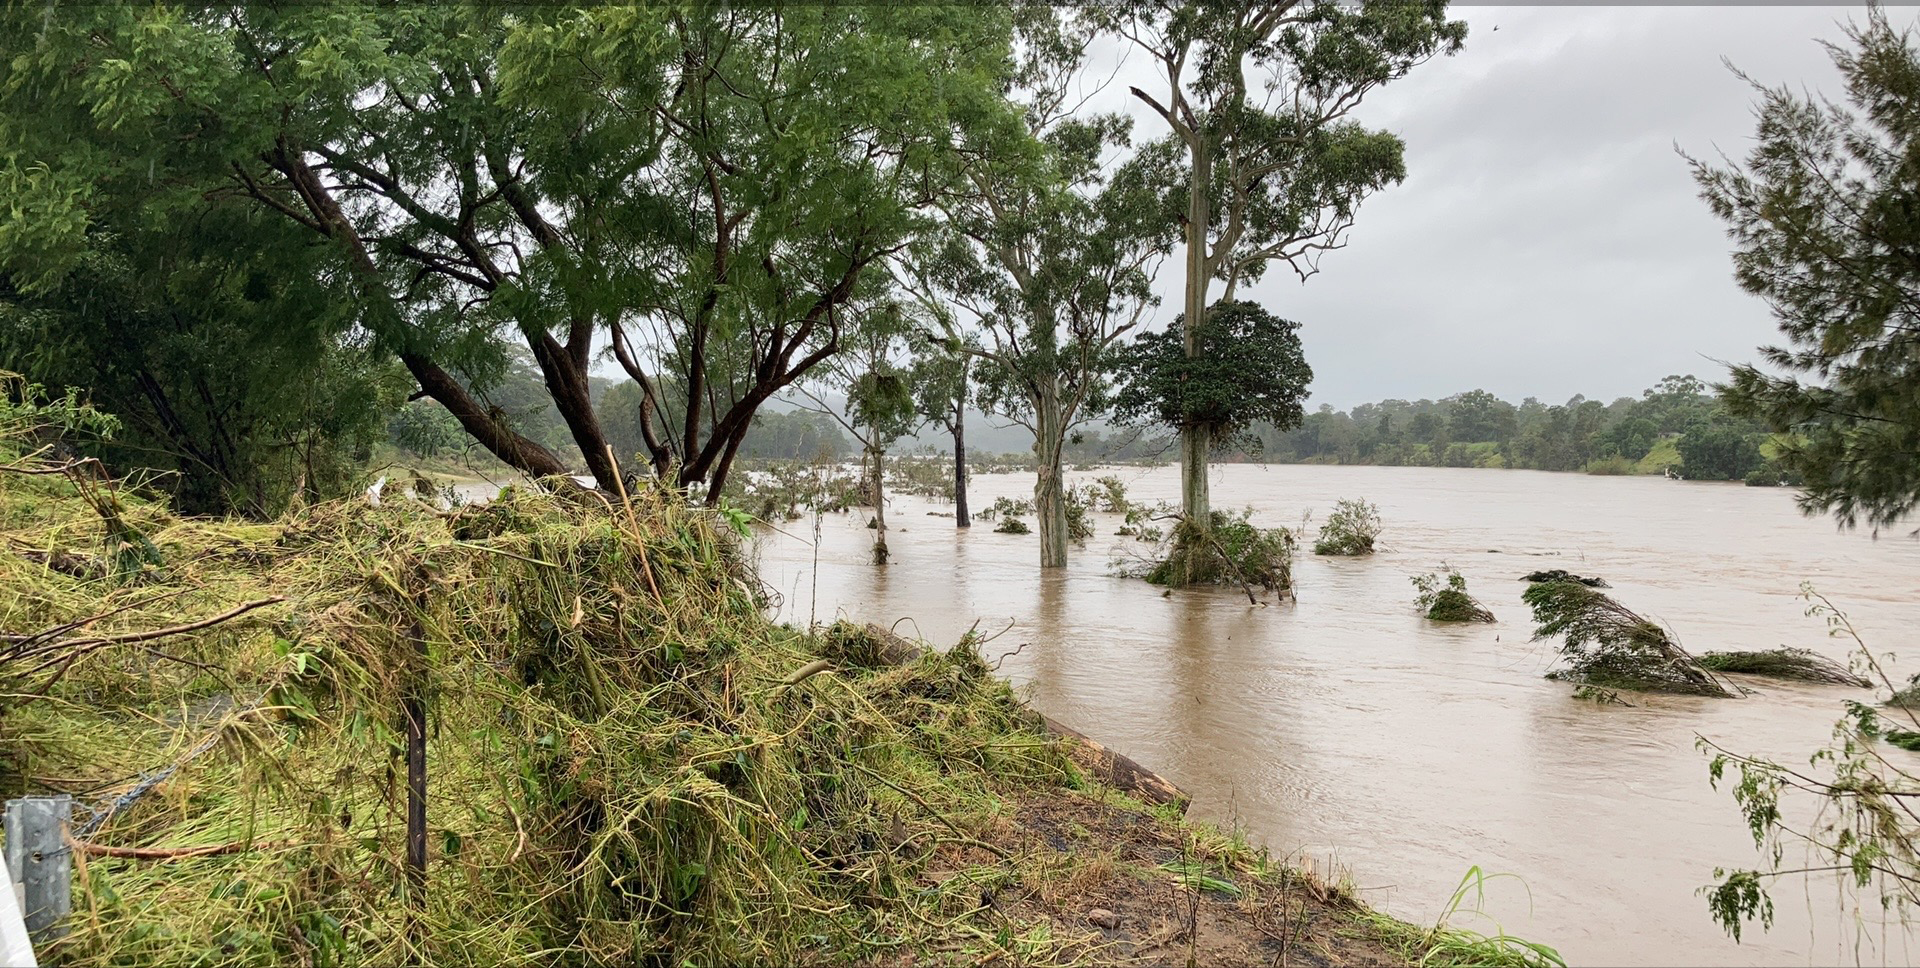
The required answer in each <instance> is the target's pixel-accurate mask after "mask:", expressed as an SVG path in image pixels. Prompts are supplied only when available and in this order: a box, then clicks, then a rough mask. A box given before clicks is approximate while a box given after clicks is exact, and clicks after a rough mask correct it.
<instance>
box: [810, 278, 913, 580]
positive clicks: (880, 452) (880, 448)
mask: <svg viewBox="0 0 1920 968" xmlns="http://www.w3.org/2000/svg"><path fill="white" fill-rule="evenodd" d="M876 278H877V277H876ZM845 308H846V311H847V314H848V316H849V319H848V320H847V321H846V322H845V323H844V324H843V330H842V334H841V341H842V343H843V345H842V347H841V349H840V352H838V353H836V354H834V356H833V357H832V358H830V359H828V360H827V361H826V362H825V363H824V364H823V365H821V366H820V368H819V369H818V370H817V371H816V377H815V379H813V380H810V381H808V384H804V385H802V386H801V387H800V388H799V389H800V393H801V395H802V396H803V397H805V398H806V399H807V400H808V401H809V402H810V409H813V410H815V411H817V412H819V413H824V414H827V415H828V416H831V417H832V418H833V419H834V420H835V421H836V422H838V423H839V424H840V425H841V426H842V427H844V428H846V430H847V432H848V433H849V434H852V435H853V439H854V441H855V442H856V443H858V444H859V446H860V462H861V469H862V471H863V473H864V474H865V475H866V479H867V482H866V487H865V490H866V492H867V498H868V500H869V501H871V502H872V505H873V519H872V520H871V521H869V522H868V527H870V528H872V529H873V549H872V551H873V563H874V564H876V565H884V564H886V563H887V558H888V557H889V552H888V550H887V489H886V484H887V448H889V447H891V446H893V442H894V441H896V440H899V439H900V438H901V437H905V436H906V435H908V434H911V433H913V432H914V430H915V428H917V427H919V426H920V424H921V422H922V421H921V417H920V415H919V413H918V411H917V410H916V408H915V406H914V397H913V387H912V384H911V382H910V380H911V378H910V375H909V373H908V364H907V362H906V359H905V357H906V353H907V347H908V338H909V337H910V336H911V334H912V333H913V326H912V324H911V323H910V322H909V321H908V319H907V316H906V314H905V312H904V311H903V309H902V307H901V305H900V303H899V302H897V301H895V300H894V299H892V298H891V297H890V296H887V295H881V294H876V295H871V296H867V295H863V296H862V298H859V299H856V300H855V301H854V302H853V303H851V304H849V305H848V306H847V307H845ZM831 392H838V393H841V394H844V395H845V398H846V406H845V407H843V408H836V407H834V406H833V405H832V403H831V401H830V400H828V399H827V394H828V393H831Z"/></svg>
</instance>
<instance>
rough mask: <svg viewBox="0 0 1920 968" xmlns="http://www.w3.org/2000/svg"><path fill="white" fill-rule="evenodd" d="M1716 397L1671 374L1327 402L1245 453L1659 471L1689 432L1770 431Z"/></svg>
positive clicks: (1259, 427)
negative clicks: (1617, 393) (1515, 396)
mask: <svg viewBox="0 0 1920 968" xmlns="http://www.w3.org/2000/svg"><path fill="white" fill-rule="evenodd" d="M1706 391H1707V387H1706V385H1705V384H1703V383H1701V382H1700V381H1699V380H1698V379H1696V378H1694V377H1692V376H1669V377H1666V378H1664V379H1662V380H1661V381H1660V382H1659V383H1658V384H1656V385H1655V386H1653V387H1650V388H1648V389H1647V390H1646V391H1645V392H1644V393H1643V394H1642V395H1641V397H1640V398H1639V399H1634V398H1631V397H1622V398H1620V399H1618V400H1615V401H1613V402H1612V403H1602V402H1601V401H1598V400H1588V399H1587V398H1586V397H1584V396H1575V397H1573V398H1572V399H1570V400H1568V401H1567V402H1566V403H1564V404H1559V405H1551V406H1550V405H1547V404H1544V403H1542V402H1540V401H1538V400H1535V399H1533V398H1531V397H1529V398H1527V399H1526V400H1524V401H1522V402H1521V403H1519V404H1517V405H1516V404H1512V403H1507V402H1505V401H1502V400H1499V399H1498V398H1496V397H1494V396H1493V395H1492V394H1490V393H1487V392H1485V391H1483V390H1470V391H1467V392H1466V393H1461V394H1456V395H1455V396H1452V397H1447V398H1445V399H1442V400H1414V401H1407V400H1383V401H1380V402H1379V403H1366V404H1361V405H1359V406H1356V407H1354V408H1352V409H1351V410H1348V411H1336V410H1334V409H1333V408H1331V407H1325V406H1323V407H1321V408H1320V409H1319V410H1318V411H1317V412H1315V413H1310V414H1307V415H1306V416H1305V417H1303V418H1302V419H1301V421H1300V423H1299V425H1298V426H1297V427H1295V428H1294V429H1291V430H1284V431H1283V430H1281V429H1279V428H1276V427H1274V426H1272V425H1269V424H1265V423H1256V424H1254V425H1253V426H1252V427H1250V428H1249V429H1248V430H1247V432H1246V433H1245V434H1243V435H1242V436H1243V438H1244V442H1242V443H1240V444H1238V449H1239V450H1240V451H1241V452H1242V453H1244V454H1246V455H1250V456H1251V455H1257V456H1258V458H1259V459H1260V460H1263V461H1272V462H1280V463H1334V464H1385V465H1407V466H1427V467H1513V468H1526V469H1531V470H1550V471H1586V472H1588V473H1601V474H1613V473H1634V474H1659V473H1662V472H1664V471H1668V470H1676V471H1677V470H1679V468H1680V464H1681V456H1680V451H1679V449H1678V447H1677V446H1676V445H1677V443H1678V442H1679V441H1680V440H1682V439H1684V437H1683V436H1682V435H1683V434H1687V433H1689V432H1692V431H1695V430H1698V429H1700V428H1703V427H1707V426H1717V427H1720V428H1724V429H1726V430H1730V431H1735V432H1738V433H1740V434H1743V435H1747V436H1749V437H1751V438H1752V439H1753V440H1754V441H1758V440H1760V439H1761V437H1762V435H1763V434H1764V432H1765V429H1766V428H1765V427H1764V426H1762V425H1761V424H1760V423H1759V422H1757V421H1753V420H1749V419H1746V418H1742V417H1738V416H1734V415H1732V414H1730V413H1728V412H1727V411H1726V409H1725V406H1724V404H1723V402H1722V401H1721V400H1719V399H1718V398H1716V397H1714V396H1712V395H1709V394H1708V393H1707V392H1706ZM1229 453H1231V449H1230V450H1229ZM1762 453H1763V454H1764V453H1765V451H1764V449H1763V451H1762ZM1738 459H1739V460H1746V459H1748V458H1746V457H1740V458H1738ZM1703 460H1704V458H1697V459H1696V463H1701V462H1702V461H1703ZM1688 476H1696V475H1691V474H1690V475H1688Z"/></svg>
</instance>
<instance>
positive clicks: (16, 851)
mask: <svg viewBox="0 0 1920 968" xmlns="http://www.w3.org/2000/svg"><path fill="white" fill-rule="evenodd" d="M72 818H73V798H72V797H70V796H68V795H66V794H64V793H62V794H60V795H58V796H51V797H21V798H20V799H18V800H8V801H7V816H6V831H7V872H8V876H9V877H13V878H16V879H17V880H18V881H19V883H20V884H21V885H22V891H21V895H20V897H21V902H22V903H21V907H22V908H23V909H24V913H25V915H26V923H27V932H28V933H29V934H31V935H32V936H33V938H34V940H35V941H45V940H47V939H48V938H50V937H54V936H56V935H54V934H51V933H49V929H51V928H52V927H53V924H54V922H56V921H58V920H60V919H61V918H63V917H65V916H66V915H67V912H69V911H71V910H73V854H72V852H71V851H69V850H68V849H67V845H66V841H65V838H64V837H62V836H61V835H62V834H63V833H64V832H65V831H66V829H67V823H68V822H69V821H70V820H72ZM9 886H11V885H9Z"/></svg>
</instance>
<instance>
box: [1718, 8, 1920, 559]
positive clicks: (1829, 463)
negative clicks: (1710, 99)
mask: <svg viewBox="0 0 1920 968" xmlns="http://www.w3.org/2000/svg"><path fill="white" fill-rule="evenodd" d="M1847 37H1848V40H1849V41H1850V42H1851V45H1852V46H1851V47H1845V46H1841V45H1837V44H1827V45H1826V46H1827V50H1828V52H1829V53H1830V54H1831V56H1832V58H1833V62H1834V65H1835V66H1836V67H1838V68H1839V69H1840V73H1841V76H1842V77H1843V78H1844V79H1845V82H1846V91H1847V94H1846V99H1845V103H1844V104H1839V103H1834V102H1832V101H1828V100H1825V99H1817V98H1815V97H1813V96H1812V95H1809V94H1805V93H1799V92H1796V91H1795V90H1793V89H1791V88H1788V87H1785V86H1782V87H1778V88H1767V87H1763V86H1761V85H1759V84H1758V83H1757V82H1752V83H1754V86H1755V88H1756V90H1757V91H1758V92H1759V95H1760V103H1759V105H1758V110H1757V114H1758V118H1759V121H1758V124H1757V126H1756V130H1755V139H1756V142H1757V143H1756V144H1755V145H1754V147H1753V149H1752V151H1751V152H1750V153H1749V154H1748V156H1747V159H1746V161H1745V163H1744V164H1740V163H1734V162H1731V161H1729V162H1727V163H1726V164H1724V165H1723V166H1716V165H1713V164H1710V163H1708V162H1705V161H1702V160H1700V159H1691V161H1692V165H1693V171H1694V175H1695V177H1696V178H1697V179H1698V181H1699V184H1700V189H1701V195H1702V197H1703V198H1705V199H1706V201H1707V203H1708V205H1710V206H1711V207H1712V209H1713V212H1714V214H1715V215H1718V216H1719V217H1720V218H1721V219H1722V220H1723V221H1725V222H1726V223H1727V233H1728V235H1729V236H1730V237H1731V238H1732V239H1733V242H1734V256H1733V261H1734V277H1735V278H1736V279H1737V280H1739V283H1740V285H1741V287H1742V288H1744V289H1746V290H1747V291H1748V292H1751V293H1753V294H1755V295H1757V296H1760V297H1761V298H1763V299H1765V300H1766V301H1767V305H1768V306H1769V307H1770V308H1771V309H1772V310H1773V315H1774V318H1775V319H1776V320H1777V321H1778V322H1779V324H1780V329H1781V332H1782V333H1783V334H1784V335H1785V337H1786V344H1785V345H1781V346H1769V347H1764V348H1762V350H1761V357H1762V359H1764V360H1765V361H1766V363H1767V364H1769V365H1770V367H1771V368H1772V371H1771V372H1770V371H1769V370H1763V369H1761V368H1759V367H1757V366H1752V365H1743V366H1736V367H1734V368H1733V373H1732V378H1731V380H1730V382H1729V384H1728V392H1727V397H1728V401H1729V403H1730V405H1731V406H1732V407H1733V408H1734V409H1735V410H1736V411H1738V412H1740V413H1743V414H1746V415H1749V416H1752V417H1756V418H1758V419H1760V420H1763V421H1765V422H1766V424H1767V425H1768V426H1769V427H1770V428H1771V429H1773V430H1775V431H1779V432H1782V433H1784V434H1787V435H1788V436H1787V438H1786V439H1785V441H1784V443H1783V446H1782V453H1781V457H1780V459H1781V462H1782V463H1783V464H1785V465H1786V466H1787V467H1789V468H1790V469H1792V470H1793V471H1795V472H1797V473H1798V474H1799V476H1800V477H1801V478H1802V479H1803V480H1804V482H1805V483H1804V490H1803V492H1802V496H1801V499H1800V501H1801V507H1802V508H1803V509H1804V510H1806V511H1807V513H1809V514H1820V513H1827V512H1831V513H1832V514H1833V515H1834V516H1835V517H1836V518H1838V520H1839V521H1840V522H1841V523H1842V524H1843V525H1846V526H1849V527H1851V526H1854V525H1856V524H1858V523H1859V522H1861V521H1863V520H1864V521H1865V522H1866V523H1867V524H1868V525H1869V526H1871V527H1872V528H1874V529H1875V530H1876V531H1877V530H1878V529H1880V528H1883V527H1887V526H1889V525H1892V524H1895V523H1896V522H1899V521H1900V520H1902V519H1904V518H1906V517H1907V516H1908V515H1909V514H1910V513H1911V512H1912V511H1913V509H1914V506H1915V504H1916V502H1920V112H1916V110H1915V103H1916V102H1915V95H1914V92H1915V91H1916V90H1920V55H1916V52H1915V48H1914V44H1913V38H1912V34H1911V32H1910V30H1906V29H1902V30H1898V31H1896V30H1894V29H1893V27H1892V26H1891V25H1890V24H1889V23H1888V22H1887V18H1886V13H1885V11H1883V10H1881V9H1879V8H1877V7H1876V8H1874V9H1872V10H1871V11H1870V12H1869V14H1868V18H1867V23H1866V24H1865V25H1864V26H1861V25H1858V24H1852V25H1849V26H1848V28H1847ZM1743 76H1744V75H1743ZM1749 80H1750V82H1751V79H1749Z"/></svg>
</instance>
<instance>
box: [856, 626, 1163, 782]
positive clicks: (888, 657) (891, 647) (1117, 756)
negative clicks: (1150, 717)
mask: <svg viewBox="0 0 1920 968" xmlns="http://www.w3.org/2000/svg"><path fill="white" fill-rule="evenodd" d="M866 632H867V636H868V638H870V639H871V640H872V641H873V643H874V646H875V649H874V654H873V655H872V658H873V659H875V660H877V661H878V662H880V663H882V664H885V665H905V664H907V663H909V662H912V661H914V660H916V659H918V658H920V657H921V656H923V655H925V654H926V652H927V650H926V649H924V648H922V647H921V646H918V645H915V644H914V643H912V642H909V641H907V640H906V639H905V638H902V637H901V636H899V635H897V634H895V633H894V632H892V631H890V630H888V629H885V628H881V627H880V626H878V625H874V624H871V623H869V624H868V625H867V627H866ZM1029 712H1030V713H1031V715H1032V717H1033V722H1034V725H1036V726H1038V727H1040V728H1041V729H1044V730H1045V731H1046V732H1047V733H1048V734H1050V735H1053V736H1059V737H1062V738H1064V739H1069V740H1072V741H1073V745H1075V746H1077V747H1078V749H1077V750H1076V751H1075V752H1077V753H1080V754H1082V755H1078V756H1075V757H1074V761H1075V762H1076V763H1078V764H1079V765H1081V766H1082V767H1085V768H1087V769H1088V770H1089V772H1091V773H1092V774H1093V775H1094V776H1095V778H1097V779H1099V780H1100V782H1102V783H1105V784H1106V785H1108V786H1110V787H1113V788H1114V789H1116V790H1119V791H1120V792H1122V793H1126V794H1129V795H1131V796H1134V797H1137V798H1139V799H1140V800H1141V801H1143V802H1146V803H1150V804H1154V805H1156V806H1158V805H1161V804H1169V803H1170V804H1174V805H1176V806H1178V807H1179V809H1180V810H1181V812H1183V813H1184V812H1185V811H1186V809H1187V807H1188V806H1189V805H1190V804H1191V803H1192V802H1193V797H1191V796H1189V795H1188V794H1187V793H1186V791H1184V790H1182V789H1180V788H1179V787H1178V786H1175V785H1174V783H1173V781H1171V780H1168V779H1167V778H1166V777H1163V776H1161V775H1160V774H1158V773H1155V772H1153V771H1152V770H1149V769H1147V768H1146V767H1144V766H1141V765H1140V764H1139V763H1138V762H1135V761H1134V759H1133V758H1132V757H1129V756H1127V755H1126V754H1124V753H1119V752H1115V751H1114V750H1112V749H1109V748H1108V747H1106V746H1105V745H1103V744H1101V743H1100V742H1098V741H1096V740H1094V739H1093V738H1092V737H1090V736H1088V735H1087V734H1085V733H1082V732H1080V731H1079V730H1077V729H1074V728H1073V727H1071V726H1067V725H1064V724H1062V723H1059V722H1056V721H1055V720H1053V719H1052V718H1050V717H1048V716H1045V715H1042V714H1041V713H1039V712H1034V711H1032V710H1029Z"/></svg>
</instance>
